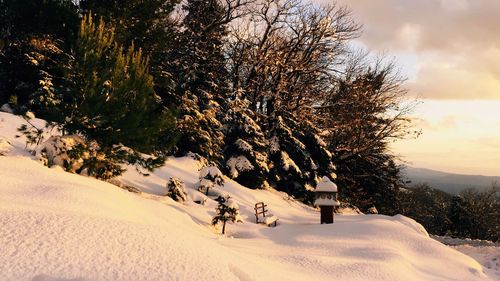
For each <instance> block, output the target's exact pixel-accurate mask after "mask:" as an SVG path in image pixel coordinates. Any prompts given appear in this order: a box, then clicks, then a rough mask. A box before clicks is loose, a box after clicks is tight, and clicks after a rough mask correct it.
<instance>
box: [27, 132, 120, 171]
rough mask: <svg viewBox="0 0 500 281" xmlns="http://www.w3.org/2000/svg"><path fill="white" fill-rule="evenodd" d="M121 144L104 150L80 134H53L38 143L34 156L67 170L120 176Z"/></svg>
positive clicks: (47, 163)
mask: <svg viewBox="0 0 500 281" xmlns="http://www.w3.org/2000/svg"><path fill="white" fill-rule="evenodd" d="M125 149H126V148H123V147H114V148H112V149H110V150H108V151H106V152H103V151H102V149H101V148H100V147H99V145H97V143H95V142H90V143H89V142H88V141H86V140H85V139H83V138H82V137H81V136H79V135H64V136H52V137H50V138H49V139H48V140H47V141H45V142H43V143H41V144H40V145H38V146H37V148H36V150H35V156H36V157H37V158H38V160H40V161H41V162H42V163H44V164H45V165H47V166H48V167H52V166H54V165H57V166H60V167H62V168H64V170H65V171H67V172H70V173H77V174H82V175H86V176H92V177H95V178H98V179H104V180H108V179H111V178H113V177H115V176H118V175H120V174H121V173H122V172H123V171H124V169H123V168H122V166H121V164H122V163H123V161H121V160H120V159H121V158H123V154H127V153H128V152H127V151H126V150H125Z"/></svg>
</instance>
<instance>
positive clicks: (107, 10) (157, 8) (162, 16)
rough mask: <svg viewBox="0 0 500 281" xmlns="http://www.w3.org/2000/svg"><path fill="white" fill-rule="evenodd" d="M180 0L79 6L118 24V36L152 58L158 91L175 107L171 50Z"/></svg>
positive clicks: (97, 1)
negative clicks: (175, 17) (173, 15)
mask: <svg viewBox="0 0 500 281" xmlns="http://www.w3.org/2000/svg"><path fill="white" fill-rule="evenodd" d="M178 3H179V0H148V1H136V0H120V1H117V0H81V1H79V6H80V8H81V10H82V11H84V12H85V13H90V12H92V14H93V15H94V16H96V18H99V17H102V18H103V19H104V21H105V22H107V23H109V24H111V25H113V26H114V27H115V40H116V41H117V43H118V44H120V45H123V46H125V47H129V46H130V45H131V44H132V43H133V44H134V46H135V47H136V48H140V49H142V51H143V53H144V54H145V55H146V56H148V57H149V58H150V73H151V75H152V76H153V78H154V81H155V84H154V88H155V92H156V94H157V95H159V96H160V97H161V98H162V102H163V105H165V106H167V107H174V106H175V105H176V103H177V102H178V100H177V99H176V97H175V96H174V93H173V84H174V81H172V78H171V76H172V75H171V73H169V70H170V68H171V64H172V63H173V62H172V61H170V58H169V53H170V52H171V50H172V46H175V44H174V41H175V38H176V36H177V34H176V33H177V31H176V30H175V29H176V23H175V20H174V19H173V17H172V11H173V10H174V8H175V6H176V5H177V4H178Z"/></svg>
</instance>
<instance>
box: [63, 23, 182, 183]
mask: <svg viewBox="0 0 500 281" xmlns="http://www.w3.org/2000/svg"><path fill="white" fill-rule="evenodd" d="M67 75H68V77H69V78H68V79H69V80H71V81H74V84H73V85H72V91H71V95H70V96H66V97H65V101H64V102H62V103H61V106H60V107H59V109H60V111H61V112H63V113H64V115H63V116H65V117H62V118H61V119H62V120H59V121H60V123H61V124H62V127H63V130H64V131H65V132H67V133H69V134H73V133H77V134H82V135H83V136H84V137H85V139H86V140H87V142H88V143H89V144H91V143H92V144H91V145H90V146H88V147H87V148H84V147H81V149H80V150H79V151H75V157H76V156H79V155H81V154H85V153H86V152H85V149H88V148H90V147H92V148H93V149H94V150H96V152H95V153H92V155H96V157H92V158H89V159H87V160H86V163H85V164H84V166H83V167H82V169H85V168H87V169H88V171H89V173H90V174H91V175H94V176H97V177H102V178H109V177H113V176H116V175H118V174H120V173H121V172H122V168H121V166H120V164H121V163H130V164H140V165H141V166H143V167H146V168H148V169H152V168H154V167H155V166H157V165H159V164H161V163H163V160H164V158H163V156H164V154H163V151H164V147H161V146H159V145H158V141H159V139H160V137H161V136H162V135H163V134H165V132H166V131H167V130H169V129H170V128H172V127H173V125H174V119H173V117H172V114H171V113H170V112H169V111H168V110H166V109H165V108H163V107H162V106H161V105H160V103H159V97H158V96H157V95H156V94H155V92H154V88H153V78H152V76H151V75H150V74H149V73H148V60H147V58H144V56H143V55H142V52H141V50H138V51H136V50H135V49H134V46H133V45H131V46H130V47H129V48H128V50H126V51H124V50H123V49H122V47H120V45H118V44H117V43H116V42H115V41H114V33H113V31H112V30H110V29H109V27H107V26H106V25H105V24H104V22H103V21H102V20H101V21H100V22H99V24H95V23H94V22H93V19H92V17H91V16H90V15H89V16H85V17H84V18H83V20H82V24H81V27H80V32H79V35H78V40H77V44H76V48H75V62H74V66H73V67H72V72H71V73H69V74H67ZM139 152H141V153H150V154H153V155H155V156H156V157H153V158H146V157H144V156H142V155H141V154H140V153H139Z"/></svg>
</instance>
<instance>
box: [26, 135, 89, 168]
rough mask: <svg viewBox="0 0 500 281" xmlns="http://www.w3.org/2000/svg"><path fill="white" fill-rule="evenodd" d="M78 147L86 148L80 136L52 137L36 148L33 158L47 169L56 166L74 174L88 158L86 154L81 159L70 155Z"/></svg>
mask: <svg viewBox="0 0 500 281" xmlns="http://www.w3.org/2000/svg"><path fill="white" fill-rule="evenodd" d="M79 146H86V145H85V141H84V140H83V139H82V138H81V137H80V136H77V135H65V136H52V137H50V138H49V139H48V140H47V141H45V142H43V143H42V144H40V145H39V146H38V147H37V149H36V150H35V156H36V157H37V159H38V160H39V161H41V162H43V163H44V164H45V165H47V166H49V167H52V166H54V165H57V166H60V167H62V168H64V169H65V170H66V171H68V172H72V173H75V172H76V171H77V170H78V169H80V168H81V167H82V166H83V162H84V158H88V155H86V154H85V155H82V157H74V155H72V151H73V149H75V148H76V147H79Z"/></svg>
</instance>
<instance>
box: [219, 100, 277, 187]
mask: <svg viewBox="0 0 500 281" xmlns="http://www.w3.org/2000/svg"><path fill="white" fill-rule="evenodd" d="M229 108H230V109H229V110H228V112H227V115H226V117H225V119H224V120H223V122H224V134H225V144H226V146H225V148H224V158H225V171H226V172H227V174H228V175H229V176H230V177H231V178H232V179H234V180H236V181H237V182H239V183H240V184H242V185H244V186H246V187H249V188H263V187H267V186H268V185H269V184H268V182H267V178H268V176H269V157H268V151H269V146H268V144H267V139H266V136H265V134H264V133H263V132H262V128H261V127H260V126H259V125H258V124H257V122H256V121H255V120H254V116H255V114H254V113H253V112H252V111H251V110H249V109H248V103H247V102H246V101H242V100H240V99H235V100H233V101H231V102H230V103H229Z"/></svg>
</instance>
